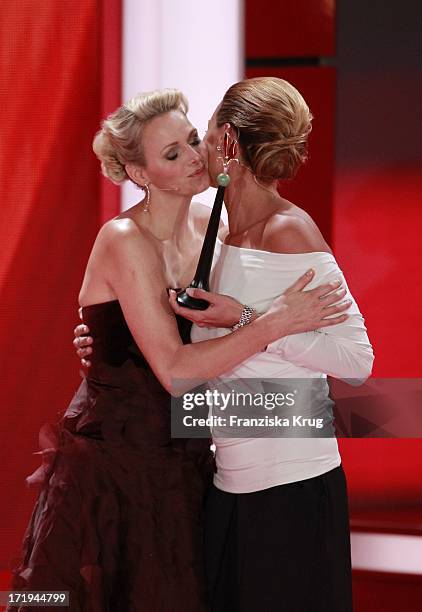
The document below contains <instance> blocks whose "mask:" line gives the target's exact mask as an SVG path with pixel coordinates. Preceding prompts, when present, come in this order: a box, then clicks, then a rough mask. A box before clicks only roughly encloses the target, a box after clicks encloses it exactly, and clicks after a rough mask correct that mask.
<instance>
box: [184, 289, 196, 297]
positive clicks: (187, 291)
mask: <svg viewBox="0 0 422 612" xmlns="http://www.w3.org/2000/svg"><path fill="white" fill-rule="evenodd" d="M186 293H187V294H188V295H190V296H191V297H192V296H193V295H194V293H195V289H194V288H193V287H188V288H187V289H186Z"/></svg>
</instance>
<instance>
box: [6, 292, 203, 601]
mask: <svg viewBox="0 0 422 612" xmlns="http://www.w3.org/2000/svg"><path fill="white" fill-rule="evenodd" d="M83 313H84V319H85V322H86V323H87V324H88V325H89V328H90V330H91V335H92V336H93V338H94V343H95V345H94V353H93V359H92V366H91V368H90V369H89V372H88V374H89V376H88V377H87V378H86V379H85V380H84V381H83V382H82V384H81V386H80V387H79V389H78V391H77V393H76V395H75V397H74V398H73V400H72V402H71V404H70V405H69V407H68V409H67V411H66V413H65V415H64V417H63V419H62V420H61V421H60V423H59V424H58V425H57V426H54V427H51V426H49V427H46V428H44V430H42V433H41V437H40V439H41V440H43V446H44V459H45V463H44V466H42V468H40V470H38V471H37V473H36V476H35V477H32V479H33V480H38V481H41V482H42V485H41V492H40V495H39V498H38V501H37V503H36V506H35V508H34V512H33V515H32V518H31V521H30V524H29V526H28V529H27V532H26V534H25V538H24V545H23V558H22V563H21V565H20V567H19V568H17V569H16V572H15V577H14V584H13V587H14V588H16V589H27V590H49V589H54V590H64V591H70V610H71V611H72V612H82V611H83V612H106V611H107V612H138V611H139V612H140V611H142V612H200V611H202V610H206V602H205V595H204V579H203V552H202V511H203V496H204V491H205V488H206V486H207V485H208V482H210V480H211V474H212V464H211V457H210V451H209V442H208V441H207V440H177V439H174V440H172V439H171V438H170V396H169V394H168V393H167V392H166V391H165V390H164V389H163V387H162V386H161V384H160V383H159V381H158V380H157V378H156V377H155V375H154V374H153V372H152V370H151V368H150V367H149V365H148V363H147V362H146V360H145V359H144V357H143V356H142V354H141V353H140V351H139V349H138V348H137V346H136V344H135V342H134V340H133V338H132V336H131V334H130V331H129V329H128V327H127V325H126V322H125V320H124V317H123V313H122V311H121V308H120V305H119V302H118V301H112V302H106V303H103V304H94V305H92V306H88V307H85V308H84V309H83ZM178 325H179V331H180V334H181V337H182V339H183V341H184V342H185V343H186V342H189V332H190V324H189V322H188V321H186V320H184V319H180V320H178ZM157 333H159V331H157ZM19 609H20V610H22V611H23V610H28V612H34V610H38V609H39V610H46V609H47V608H34V607H28V608H26V607H25V606H22V607H21V608H19ZM48 609H49V610H53V609H54V610H56V609H57V610H66V609H68V610H69V608H51V607H50V608H48ZM11 610H13V611H14V612H15V611H16V610H17V608H11Z"/></svg>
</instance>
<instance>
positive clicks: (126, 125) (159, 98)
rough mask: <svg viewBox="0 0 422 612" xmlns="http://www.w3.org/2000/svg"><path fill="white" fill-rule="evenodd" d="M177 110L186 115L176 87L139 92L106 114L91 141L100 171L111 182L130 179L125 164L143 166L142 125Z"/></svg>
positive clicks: (181, 96)
mask: <svg viewBox="0 0 422 612" xmlns="http://www.w3.org/2000/svg"><path fill="white" fill-rule="evenodd" d="M170 111H180V112H182V113H184V114H185V115H186V113H187V112H188V101H187V99H186V97H185V96H184V95H183V94H182V92H181V91H179V90H178V89H163V90H156V91H151V92H146V93H141V94H138V95H137V96H135V97H134V98H131V99H130V100H128V102H126V104H123V106H121V107H120V108H118V109H117V110H116V111H114V113H112V114H111V115H109V116H108V117H107V119H105V120H104V121H103V122H102V124H101V130H100V131H99V132H97V134H96V135H95V138H94V141H93V143H92V148H93V150H94V153H95V154H96V156H97V157H98V159H99V160H100V162H101V170H102V172H103V174H104V176H106V177H107V178H109V179H110V180H111V181H113V183H116V184H119V183H122V182H123V181H125V180H127V179H129V178H130V177H129V176H128V174H127V172H126V169H125V166H126V164H129V163H133V164H136V165H138V166H145V164H146V162H145V155H144V146H143V145H144V143H143V141H142V135H143V131H144V128H145V125H146V124H147V123H148V121H150V120H151V119H153V118H154V117H157V116H158V115H162V114H164V113H168V112H170Z"/></svg>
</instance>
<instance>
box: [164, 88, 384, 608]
mask: <svg viewBox="0 0 422 612" xmlns="http://www.w3.org/2000/svg"><path fill="white" fill-rule="evenodd" d="M311 120H312V116H311V113H310V111H309V108H308V106H307V105H306V103H305V101H304V99H303V98H302V96H301V95H300V93H299V92H298V91H297V90H296V89H295V88H294V87H293V86H292V85H290V84H289V83H287V82H286V81H283V80H281V79H277V78H270V77H263V78H256V79H249V80H245V81H242V82H240V83H236V84H235V85H233V86H232V87H230V89H229V90H228V91H227V93H226V94H225V96H224V98H223V100H222V102H221V104H220V105H219V106H218V108H217V110H216V111H215V113H214V115H213V117H212V119H211V121H210V123H209V128H208V132H207V134H206V137H205V142H206V144H207V147H208V158H209V173H210V176H211V177H216V176H217V175H218V174H219V173H221V172H222V166H221V147H222V142H223V138H224V135H225V134H226V139H227V138H228V139H230V141H231V143H232V146H234V147H235V146H236V142H237V143H238V151H237V155H236V157H237V160H236V161H233V162H231V163H230V169H229V174H230V183H229V186H228V187H227V189H226V196H225V204H226V207H227V211H228V218H229V229H228V232H227V233H226V236H225V237H224V243H221V242H220V243H218V245H217V249H218V253H219V257H218V262H217V264H216V266H215V268H214V270H213V274H212V279H211V281H212V282H211V288H212V291H213V292H216V293H219V294H225V295H227V296H230V297H228V298H223V297H218V296H216V295H215V294H214V293H213V294H207V293H206V292H203V291H202V290H198V289H195V290H193V291H191V294H192V295H194V296H195V297H205V298H206V299H208V300H209V301H211V303H212V306H211V307H210V308H209V309H208V310H206V311H203V312H201V313H198V312H197V311H195V312H192V311H186V309H183V308H180V307H179V306H177V304H176V303H175V301H174V299H173V300H172V304H173V307H174V310H175V311H176V313H177V314H182V315H183V316H186V317H188V318H190V319H191V320H192V321H194V322H196V323H198V325H197V326H194V328H193V330H192V334H191V338H192V340H193V341H194V342H198V341H204V340H209V339H211V338H216V337H219V336H223V335H226V334H229V333H231V329H230V328H228V325H227V324H226V325H224V326H223V324H221V323H219V321H222V320H224V317H223V313H224V312H229V311H230V309H232V308H233V301H232V298H236V300H238V302H239V303H240V305H238V307H239V311H241V310H242V307H243V306H242V305H244V304H247V305H248V306H251V307H253V308H254V309H255V311H256V312H255V314H254V316H253V317H251V318H252V319H253V318H254V317H256V316H258V313H263V312H265V311H266V310H267V308H268V307H269V305H270V303H271V301H272V300H273V299H274V297H275V296H276V295H278V293H279V292H280V290H283V289H285V288H287V287H288V286H289V284H291V282H292V281H293V280H294V279H295V278H297V276H298V275H300V274H302V273H303V272H305V271H306V269H308V268H313V269H314V270H315V277H314V279H313V281H312V284H310V285H309V288H311V287H312V286H313V285H314V284H318V283H321V282H327V281H333V280H335V279H339V278H340V279H342V281H343V287H344V289H345V291H347V297H348V298H349V299H350V300H352V306H351V308H350V309H349V311H348V313H349V317H348V318H347V320H346V321H344V322H343V323H341V324H339V325H337V326H333V327H329V328H326V329H324V330H322V329H321V330H316V331H311V332H307V333H302V334H296V335H290V336H287V337H284V338H282V339H280V340H278V341H276V342H273V343H271V344H270V345H269V346H268V347H267V348H266V350H265V351H263V352H258V353H257V354H256V355H254V356H253V357H251V358H249V359H247V360H245V361H244V362H243V363H242V364H240V365H239V366H236V367H235V368H234V369H232V370H230V371H229V372H227V373H226V374H225V375H224V378H225V379H231V380H233V379H243V380H244V379H247V378H263V377H265V378H270V379H276V378H289V379H298V378H305V379H308V380H309V379H317V382H318V385H317V388H318V397H316V394H314V395H313V396H311V398H310V402H311V403H318V406H319V407H320V406H321V405H324V400H325V408H324V410H326V414H327V415H328V417H329V416H330V411H331V402H330V400H329V397H328V386H327V384H326V381H325V379H326V375H327V374H328V375H330V376H334V377H339V378H346V379H359V380H364V379H366V378H367V377H368V376H369V375H370V373H371V368H372V362H373V352H372V347H371V344H370V343H369V340H368V337H367V334H366V328H365V325H364V320H363V317H362V315H361V314H360V312H359V309H358V307H357V305H356V302H355V301H354V300H353V298H352V296H351V295H350V292H349V290H348V288H347V285H346V283H345V280H344V278H343V274H342V272H341V270H340V269H339V267H338V265H337V263H336V261H335V258H334V256H333V254H332V252H331V250H330V248H329V246H328V245H327V243H326V242H325V240H324V238H323V236H322V235H321V232H320V231H319V229H318V227H317V226H316V225H315V223H314V221H313V220H312V219H311V218H310V216H309V215H308V214H307V213H306V212H305V211H304V210H302V209H301V208H299V207H298V206H296V205H295V204H293V203H291V202H289V201H287V200H286V199H284V198H283V197H282V196H280V194H279V192H278V189H277V187H278V180H279V179H288V178H292V177H293V176H294V175H295V173H296V171H297V170H298V168H299V166H300V165H301V164H302V163H303V162H304V161H305V159H306V149H307V139H308V135H309V133H310V131H311ZM244 318H245V315H244ZM235 322H236V321H230V322H229V324H233V323H235ZM235 333H237V332H235ZM220 380H221V379H220ZM321 400H322V404H321ZM308 435H311V434H308ZM214 443H215V444H216V465H217V472H216V474H215V477H214V487H213V489H212V491H211V492H210V495H209V496H208V502H207V523H206V536H207V537H206V541H207V549H206V559H207V568H208V580H209V586H210V591H211V599H212V608H213V610H215V611H216V612H217V611H218V612H223V611H224V610H230V611H233V610H239V611H241V612H249V611H250V612H255V611H257V610H266V611H267V610H268V611H269V612H270V611H271V612H272V611H276V610H286V612H349V611H350V610H351V609H352V599H351V569H350V545H349V525H348V512H347V494H346V487H345V480H344V474H343V471H342V467H341V460H340V456H339V452H338V448H337V441H336V439H335V437H326V438H323V437H305V438H302V439H300V438H297V439H286V438H285V437H284V438H283V437H270V438H268V437H267V438H265V437H264V438H262V437H261V438H259V437H253V438H234V437H231V438H227V437H224V436H223V435H222V436H219V434H218V432H216V433H215V432H214Z"/></svg>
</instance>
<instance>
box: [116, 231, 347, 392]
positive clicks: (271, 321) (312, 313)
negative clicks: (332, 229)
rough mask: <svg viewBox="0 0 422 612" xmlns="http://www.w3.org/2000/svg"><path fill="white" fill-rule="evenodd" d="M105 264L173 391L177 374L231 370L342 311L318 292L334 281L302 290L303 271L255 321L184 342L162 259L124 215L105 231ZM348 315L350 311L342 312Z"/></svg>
mask: <svg viewBox="0 0 422 612" xmlns="http://www.w3.org/2000/svg"><path fill="white" fill-rule="evenodd" d="M106 232H107V235H106V236H105V240H106V242H107V248H106V249H105V253H106V255H105V257H104V269H105V270H106V274H107V278H106V280H107V283H108V284H109V286H110V287H112V289H113V291H114V293H115V295H116V297H117V298H118V300H119V302H120V305H121V307H122V310H123V313H124V315H125V319H126V322H127V324H128V326H129V328H130V330H131V333H132V335H133V337H134V339H135V341H136V343H137V345H138V346H139V349H140V350H141V352H142V353H143V354H144V356H145V358H146V359H147V360H148V362H149V364H150V366H151V368H152V369H153V371H154V373H155V374H156V376H157V377H158V379H159V380H160V382H161V383H162V384H163V386H164V387H165V388H166V389H167V390H169V391H171V389H172V381H173V380H175V379H179V380H189V379H200V380H203V379H208V378H213V377H215V376H218V375H220V374H222V373H223V372H225V371H227V370H230V369H231V368H233V367H235V366H236V365H238V364H239V363H241V362H242V361H244V360H245V359H247V358H249V357H251V356H252V355H254V354H255V353H257V352H259V351H261V350H262V349H263V348H265V346H266V345H267V344H268V343H269V342H271V341H273V340H275V339H276V338H279V337H280V336H284V335H286V334H287V333H296V332H298V331H304V330H308V329H315V328H316V327H318V326H324V325H331V324H333V323H332V321H330V320H328V321H326V322H325V317H326V316H329V315H330V314H335V313H337V312H341V311H342V309H340V308H339V307H337V306H331V305H329V304H328V303H326V304H325V305H324V306H323V305H322V303H321V300H320V299H319V296H320V295H321V294H323V293H327V291H329V290H330V291H332V289H333V286H330V287H324V288H321V289H318V290H314V291H313V292H302V291H301V289H303V287H304V286H306V285H307V284H308V282H309V281H310V280H311V278H312V274H310V275H308V276H306V277H305V276H304V277H302V278H301V279H300V281H299V282H298V283H297V284H295V285H297V286H296V288H295V291H293V292H292V293H291V294H289V295H288V297H287V298H286V297H284V296H281V298H279V299H278V300H276V301H275V302H274V305H273V306H272V308H271V309H270V310H269V311H268V312H267V313H266V314H265V315H263V316H262V317H260V318H259V319H257V320H256V321H255V322H253V323H252V324H251V325H249V326H247V327H245V328H244V329H241V330H239V331H238V332H237V333H235V334H230V335H229V336H225V337H223V338H218V339H213V340H209V341H205V342H201V343H198V344H193V345H183V344H182V342H181V339H180V337H179V333H178V328H177V323H176V320H175V317H174V313H173V311H172V310H171V308H170V305H169V303H168V298H167V294H166V291H165V285H166V282H165V278H164V276H163V271H162V262H161V260H160V258H159V257H158V256H157V252H156V251H155V250H154V247H153V246H152V245H151V243H149V242H148V241H146V240H142V237H140V236H139V230H138V229H137V228H136V227H135V228H134V227H133V224H131V223H130V222H127V220H124V221H123V222H116V223H114V224H110V225H109V228H108V229H107V230H106ZM341 316H342V317H346V315H341Z"/></svg>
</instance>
